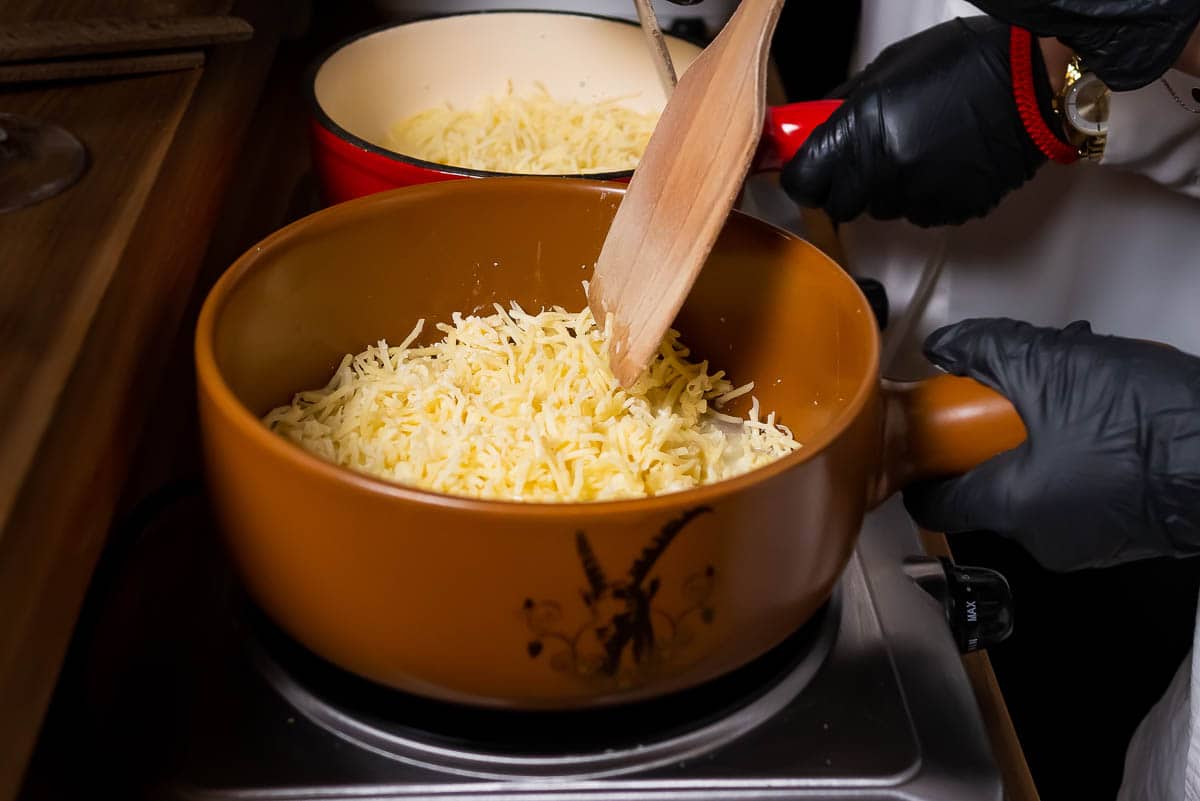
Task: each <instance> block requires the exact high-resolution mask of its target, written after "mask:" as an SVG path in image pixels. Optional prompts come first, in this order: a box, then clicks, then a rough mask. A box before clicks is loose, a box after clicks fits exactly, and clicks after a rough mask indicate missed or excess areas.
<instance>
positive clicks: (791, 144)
mask: <svg viewBox="0 0 1200 801" xmlns="http://www.w3.org/2000/svg"><path fill="white" fill-rule="evenodd" d="M840 105H842V101H840V100H808V101H805V102H803V103H789V104H788V105H786V106H770V107H768V108H767V119H766V124H765V125H764V126H763V136H762V140H761V141H760V142H759V145H758V152H756V153H755V155H754V162H753V165H752V166H751V170H753V171H754V172H770V171H772V170H781V169H783V165H785V164H787V163H788V162H789V161H791V160H792V156H794V155H796V151H797V150H799V149H800V146H801V145H803V144H804V140H805V139H807V138H808V135H809V134H811V133H812V132H813V129H814V128H816V127H817V126H818V125H820V124H821V123H823V122H825V121H826V120H827V119H829V116H830V115H831V114H833V112H834V111H836V110H837V107H838V106H840Z"/></svg>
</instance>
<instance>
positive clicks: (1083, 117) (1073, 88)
mask: <svg viewBox="0 0 1200 801" xmlns="http://www.w3.org/2000/svg"><path fill="white" fill-rule="evenodd" d="M1111 94H1112V93H1111V91H1110V90H1109V88H1108V87H1107V86H1105V85H1104V81H1102V80H1100V79H1099V78H1098V77H1096V75H1095V74H1094V73H1091V72H1084V71H1083V69H1082V67H1081V66H1080V61H1079V56H1073V57H1072V58H1071V61H1070V63H1069V64H1067V75H1066V79H1065V80H1064V81H1063V88H1062V89H1061V90H1059V93H1058V95H1057V96H1056V97H1055V98H1054V111H1055V113H1056V114H1058V116H1059V117H1060V118H1061V121H1062V127H1063V132H1064V133H1065V134H1066V137H1067V141H1068V142H1070V144H1071V146H1072V147H1074V148H1075V149H1076V150H1077V151H1078V152H1079V156H1080V158H1085V159H1088V160H1089V161H1099V160H1100V159H1101V158H1102V157H1103V156H1104V145H1105V143H1106V142H1107V141H1108V101H1109V97H1110V96H1111Z"/></svg>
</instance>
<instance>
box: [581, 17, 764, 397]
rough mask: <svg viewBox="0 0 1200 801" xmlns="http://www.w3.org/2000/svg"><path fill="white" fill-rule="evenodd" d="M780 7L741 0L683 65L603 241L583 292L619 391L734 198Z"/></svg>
mask: <svg viewBox="0 0 1200 801" xmlns="http://www.w3.org/2000/svg"><path fill="white" fill-rule="evenodd" d="M782 7H783V0H742V2H741V4H740V5H739V6H738V9H737V11H736V12H735V13H734V15H733V17H732V18H731V19H730V20H729V22H728V23H727V24H726V25H725V28H724V30H722V31H721V33H720V34H719V35H718V36H717V38H716V39H715V40H713V42H712V44H710V45H709V46H708V48H707V49H705V51H704V52H703V53H701V54H700V56H699V57H698V58H697V59H696V60H695V61H694V62H693V63H692V65H691V66H690V67H688V69H687V71H686V72H685V73H684V74H683V76H682V77H681V78H680V79H679V84H678V85H677V86H676V87H675V91H674V93H673V94H672V95H671V98H670V100H669V101H668V102H667V107H666V108H665V109H664V110H663V113H662V116H661V117H660V118H659V121H658V126H657V127H656V128H655V130H654V135H653V136H651V137H650V143H649V144H648V145H647V146H646V152H645V154H644V155H643V156H642V159H641V162H640V163H639V164H638V167H637V169H636V170H635V171H634V173H633V178H632V180H631V181H630V183H629V190H628V191H627V192H626V193H625V199H624V200H623V201H622V203H621V206H620V208H619V209H617V214H616V217H615V218H614V219H613V224H612V228H610V229H609V232H608V237H607V238H606V239H605V240H604V247H603V248H602V250H601V252H600V258H599V259H598V260H597V262H596V270H595V274H594V276H593V278H592V283H591V286H590V289H589V292H588V304H589V306H590V307H591V309H592V314H593V315H594V316H595V318H596V320H597V321H598V322H600V323H601V324H603V322H604V320H605V317H606V315H607V314H608V313H609V312H611V313H612V314H613V339H612V340H611V341H610V343H609V351H608V353H609V362H610V364H611V365H612V369H613V372H614V373H615V374H616V377H617V380H619V381H620V382H621V384H622V385H623V386H629V385H631V384H632V383H633V382H634V381H636V380H637V377H638V376H639V375H640V374H641V373H642V371H643V370H644V369H645V368H646V365H647V364H649V363H650V360H651V358H652V357H653V356H654V354H655V353H656V352H657V350H658V346H659V343H660V342H661V340H662V337H663V334H665V333H666V332H667V329H668V328H669V327H670V325H671V322H672V321H673V320H674V319H675V315H676V314H678V313H679V309H680V307H681V306H682V305H683V301H684V299H685V298H686V297H687V294H688V292H689V291H690V290H691V288H692V284H693V283H694V282H695V280H696V276H697V275H698V274H699V273H700V268H701V267H702V266H704V261H705V259H706V258H708V254H709V252H710V251H711V250H712V247H713V244H714V243H715V242H716V240H717V235H718V234H719V233H720V231H721V226H722V225H724V223H725V219H726V217H728V216H729V211H730V209H732V208H733V203H734V201H735V200H736V198H737V194H738V190H739V189H740V187H741V185H742V181H743V180H744V179H745V177H746V173H747V172H748V171H749V169H750V162H751V159H752V157H753V156H754V151H755V148H756V147H757V145H758V141H759V137H760V136H761V135H762V130H763V118H764V116H765V114H766V79H767V56H768V51H769V48H770V44H771V34H772V33H773V32H774V30H775V23H776V22H778V20H779V11H780V9H781V8H782Z"/></svg>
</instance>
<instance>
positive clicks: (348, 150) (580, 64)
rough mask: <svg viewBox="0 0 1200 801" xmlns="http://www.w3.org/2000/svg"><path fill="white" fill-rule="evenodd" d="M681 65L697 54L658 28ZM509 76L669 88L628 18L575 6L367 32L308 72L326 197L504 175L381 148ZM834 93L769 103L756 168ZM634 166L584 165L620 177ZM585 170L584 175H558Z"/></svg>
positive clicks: (638, 95)
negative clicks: (414, 119) (438, 109)
mask: <svg viewBox="0 0 1200 801" xmlns="http://www.w3.org/2000/svg"><path fill="white" fill-rule="evenodd" d="M667 40H668V47H669V48H670V50H671V56H672V59H673V60H674V62H675V65H676V69H677V71H679V72H680V74H682V73H683V72H684V71H685V70H686V69H687V67H688V65H690V64H691V63H692V61H693V60H695V58H696V56H698V55H699V54H700V52H701V48H700V47H699V46H697V45H695V44H692V43H691V42H687V41H685V40H683V39H679V38H676V37H667ZM509 81H511V82H512V86H513V88H514V90H515V91H516V92H518V93H520V92H522V91H524V90H527V89H529V88H532V86H533V85H534V84H535V83H541V84H542V85H544V86H545V87H546V88H547V89H548V90H549V91H550V93H551V94H553V95H554V96H555V97H559V98H563V99H570V100H578V101H599V100H603V99H606V98H612V97H620V98H627V100H625V104H626V105H628V106H630V107H631V108H635V109H638V110H643V111H649V110H661V109H662V107H663V106H664V105H665V103H666V95H665V93H664V92H663V89H662V86H661V84H660V83H659V80H658V75H657V73H656V72H655V69H654V64H653V62H652V61H651V58H650V54H649V52H648V51H647V49H646V45H645V42H644V40H643V39H642V35H641V32H640V31H639V29H638V28H637V26H636V25H633V24H631V23H629V22H627V21H625V20H617V19H609V18H605V17H595V16H588V15H582V14H564V13H554V12H527V11H506V12H487V13H475V14H460V15H454V16H447V17H439V18H436V19H427V20H421V21H418V22H410V23H406V24H403V25H395V26H392V27H388V28H383V29H381V30H375V31H369V32H367V33H363V34H360V35H358V36H356V37H354V38H352V39H350V40H348V41H346V42H343V43H341V44H340V45H338V46H337V47H335V48H334V49H333V50H332V51H330V52H329V53H328V54H327V55H325V56H324V57H323V58H321V59H320V60H319V61H318V62H317V63H316V64H315V65H314V67H313V69H312V70H311V71H310V78H309V99H310V103H311V109H312V120H311V133H312V141H313V161H314V164H315V167H316V172H317V177H318V181H319V183H320V186H321V190H322V194H323V197H324V200H325V202H327V203H340V202H342V201H344V200H350V199H352V198H356V197H361V196H363V195H369V194H372V193H374V192H381V191H384V190H387V189H395V188H397V187H401V186H411V185H414V184H423V183H430V182H432V181H446V180H451V179H455V178H465V177H477V178H482V177H488V176H497V175H506V174H507V173H503V172H490V171H485V170H472V169H467V168H464V167H455V166H451V165H446V164H435V163H432V162H428V161H423V160H421V159H419V158H415V157H413V156H409V155H405V154H403V153H397V152H395V151H393V150H390V149H388V147H387V146H386V143H387V132H388V130H389V129H390V128H391V127H392V126H394V125H395V124H396V123H397V122H399V121H400V120H402V119H405V118H406V117H409V116H411V115H413V114H415V113H417V112H419V111H422V110H424V109H427V108H430V107H433V106H436V105H439V104H442V103H446V102H449V103H451V104H453V105H455V106H458V107H469V106H471V105H473V104H474V103H475V102H476V101H478V100H479V98H480V97H482V96H485V95H489V94H493V93H496V92H501V91H503V90H504V89H505V87H506V86H507V85H508V82H509ZM837 106H838V101H825V100H822V101H812V102H806V103H795V104H791V105H786V106H774V107H771V108H769V109H768V111H767V119H766V124H765V127H764V136H763V145H762V147H760V148H759V153H758V157H757V158H756V162H755V169H757V170H771V169H778V168H779V166H780V165H781V164H782V163H784V162H786V161H787V160H788V159H790V158H791V157H792V155H794V154H795V152H796V150H797V149H798V148H799V147H800V144H801V143H802V142H803V141H804V139H805V138H806V137H807V136H808V134H809V133H810V132H811V131H812V129H813V128H814V127H816V126H817V125H819V124H820V123H822V122H824V121H825V120H826V119H827V118H828V117H829V115H830V114H831V113H832V112H833V109H835V108H837ZM631 174H632V171H631V170H626V171H622V172H608V173H591V174H588V175H587V176H586V177H588V178H592V179H602V180H615V181H625V180H628V179H629V176H630V175H631ZM564 177H585V176H579V175H575V176H564Z"/></svg>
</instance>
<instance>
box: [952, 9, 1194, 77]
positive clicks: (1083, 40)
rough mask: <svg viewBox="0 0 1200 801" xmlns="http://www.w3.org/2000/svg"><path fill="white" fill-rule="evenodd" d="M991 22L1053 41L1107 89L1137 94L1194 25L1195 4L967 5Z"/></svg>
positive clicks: (1176, 52) (1159, 72)
mask: <svg viewBox="0 0 1200 801" xmlns="http://www.w3.org/2000/svg"><path fill="white" fill-rule="evenodd" d="M971 3H972V4H974V5H976V6H979V8H981V9H982V10H984V11H986V12H987V13H989V14H991V15H992V16H993V17H996V18H997V19H1001V20H1004V21H1005V22H1008V23H1011V24H1013V25H1017V26H1019V27H1021V28H1025V29H1026V30H1028V31H1030V32H1031V33H1034V34H1037V35H1038V36H1047V37H1050V36H1052V37H1054V38H1056V39H1058V40H1059V41H1060V42H1062V43H1063V44H1065V45H1066V46H1067V47H1069V48H1071V49H1072V50H1074V51H1075V53H1076V54H1077V55H1078V56H1079V57H1080V59H1081V60H1082V61H1083V63H1084V66H1085V67H1086V68H1087V69H1089V70H1091V71H1092V72H1095V73H1096V75H1097V76H1099V78H1100V80H1102V81H1104V82H1105V83H1106V84H1107V85H1108V86H1109V88H1111V89H1115V90H1117V91H1124V90H1128V89H1137V88H1139V87H1142V86H1145V85H1146V84H1148V83H1150V82H1152V81H1154V80H1156V79H1158V78H1159V77H1160V76H1161V75H1162V74H1163V73H1164V72H1166V71H1167V70H1168V69H1169V68H1170V67H1171V65H1172V64H1174V63H1175V61H1176V60H1177V59H1178V58H1179V55H1180V53H1182V52H1183V48H1184V47H1185V46H1186V45H1187V40H1188V37H1189V36H1191V34H1192V31H1194V30H1195V29H1196V24H1197V23H1198V22H1200V2H1197V0H971Z"/></svg>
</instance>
